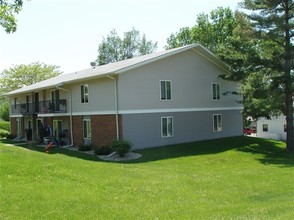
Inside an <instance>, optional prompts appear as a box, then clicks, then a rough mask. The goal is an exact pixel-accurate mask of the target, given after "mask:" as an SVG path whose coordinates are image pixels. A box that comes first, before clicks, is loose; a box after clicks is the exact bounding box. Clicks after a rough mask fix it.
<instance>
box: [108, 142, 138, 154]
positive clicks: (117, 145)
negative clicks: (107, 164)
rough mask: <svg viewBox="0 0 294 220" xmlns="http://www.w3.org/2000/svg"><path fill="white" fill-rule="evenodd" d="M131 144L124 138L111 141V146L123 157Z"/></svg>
mask: <svg viewBox="0 0 294 220" xmlns="http://www.w3.org/2000/svg"><path fill="white" fill-rule="evenodd" d="M132 146H133V144H132V143H131V142H129V141H126V140H121V141H114V142H112V145H111V148H112V149H113V150H114V151H116V152H117V153H118V155H119V156H120V157H124V156H125V155H126V154H127V153H128V152H129V151H130V150H131V148H132Z"/></svg>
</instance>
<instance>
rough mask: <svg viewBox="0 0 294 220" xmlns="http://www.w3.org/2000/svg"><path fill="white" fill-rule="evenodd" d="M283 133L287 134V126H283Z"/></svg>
mask: <svg viewBox="0 0 294 220" xmlns="http://www.w3.org/2000/svg"><path fill="white" fill-rule="evenodd" d="M284 132H287V124H284Z"/></svg>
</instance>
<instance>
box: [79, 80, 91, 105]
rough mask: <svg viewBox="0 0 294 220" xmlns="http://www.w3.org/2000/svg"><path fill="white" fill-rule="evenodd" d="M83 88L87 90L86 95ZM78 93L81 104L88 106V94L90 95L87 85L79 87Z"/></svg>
mask: <svg viewBox="0 0 294 220" xmlns="http://www.w3.org/2000/svg"><path fill="white" fill-rule="evenodd" d="M85 87H87V89H88V92H87V93H86V92H85ZM80 92H81V103H82V104H88V103H89V94H90V91H89V84H82V85H81V86H80ZM86 97H87V98H86ZM85 100H87V101H85Z"/></svg>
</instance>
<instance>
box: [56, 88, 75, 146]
mask: <svg viewBox="0 0 294 220" xmlns="http://www.w3.org/2000/svg"><path fill="white" fill-rule="evenodd" d="M55 87H56V88H57V89H60V90H63V91H66V92H68V94H69V100H70V112H69V126H70V142H71V143H70V145H69V146H68V147H71V146H73V127H72V124H73V123H72V95H71V90H69V89H64V88H61V87H60V86H59V85H57V86H55Z"/></svg>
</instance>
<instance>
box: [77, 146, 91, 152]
mask: <svg viewBox="0 0 294 220" xmlns="http://www.w3.org/2000/svg"><path fill="white" fill-rule="evenodd" d="M78 149H79V151H90V150H92V146H91V145H80V146H79V147H78Z"/></svg>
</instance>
